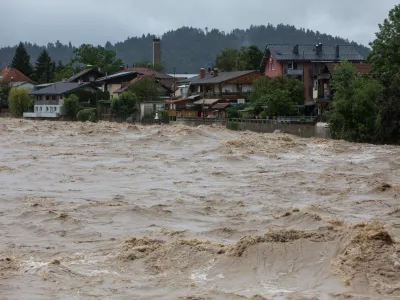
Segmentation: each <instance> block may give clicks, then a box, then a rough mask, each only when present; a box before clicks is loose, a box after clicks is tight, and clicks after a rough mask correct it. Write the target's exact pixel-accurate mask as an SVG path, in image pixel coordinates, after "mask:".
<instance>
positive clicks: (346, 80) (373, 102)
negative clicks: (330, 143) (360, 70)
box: [329, 61, 383, 142]
mask: <svg viewBox="0 0 400 300" xmlns="http://www.w3.org/2000/svg"><path fill="white" fill-rule="evenodd" d="M332 87H333V91H334V96H333V100H332V106H333V107H332V110H331V112H330V114H329V121H330V128H331V134H332V137H333V138H336V139H344V140H348V141H355V142H372V141H375V140H376V139H377V136H378V134H379V131H380V124H379V106H378V100H379V99H380V98H381V96H382V91H383V88H382V86H381V85H380V83H379V82H378V81H377V80H375V79H373V78H371V77H368V76H363V75H359V74H357V73H356V69H355V68H354V66H353V65H352V64H351V63H350V62H348V61H342V62H341V65H340V67H337V68H336V69H335V72H334V74H333V79H332Z"/></svg>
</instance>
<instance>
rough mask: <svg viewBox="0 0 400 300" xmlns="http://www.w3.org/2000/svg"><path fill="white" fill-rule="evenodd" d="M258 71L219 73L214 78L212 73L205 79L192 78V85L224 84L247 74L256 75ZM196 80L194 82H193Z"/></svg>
mask: <svg viewBox="0 0 400 300" xmlns="http://www.w3.org/2000/svg"><path fill="white" fill-rule="evenodd" d="M256 72H257V71H235V72H219V73H218V75H217V76H212V75H211V74H210V73H208V74H206V76H205V77H204V78H203V79H200V75H199V76H196V77H193V78H191V81H190V83H191V84H216V83H222V82H225V81H228V80H232V79H234V78H237V77H241V76H244V75H247V74H252V73H256ZM193 79H194V80H193Z"/></svg>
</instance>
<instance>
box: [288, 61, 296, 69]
mask: <svg viewBox="0 0 400 300" xmlns="http://www.w3.org/2000/svg"><path fill="white" fill-rule="evenodd" d="M288 70H297V63H296V62H289V63H288Z"/></svg>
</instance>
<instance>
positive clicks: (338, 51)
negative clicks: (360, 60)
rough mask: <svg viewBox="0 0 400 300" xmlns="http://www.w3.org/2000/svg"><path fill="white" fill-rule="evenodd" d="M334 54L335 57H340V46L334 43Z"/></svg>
mask: <svg viewBox="0 0 400 300" xmlns="http://www.w3.org/2000/svg"><path fill="white" fill-rule="evenodd" d="M335 56H336V58H337V59H339V57H340V47H339V45H335Z"/></svg>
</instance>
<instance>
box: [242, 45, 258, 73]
mask: <svg viewBox="0 0 400 300" xmlns="http://www.w3.org/2000/svg"><path fill="white" fill-rule="evenodd" d="M263 56H264V53H263V52H262V51H261V50H260V49H259V48H258V47H257V46H255V45H251V46H250V47H248V48H246V47H242V48H241V49H240V52H239V55H238V61H239V65H238V71H245V70H259V69H260V65H261V61H262V58H263Z"/></svg>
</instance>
